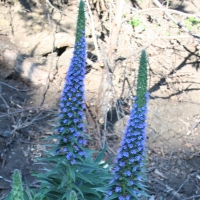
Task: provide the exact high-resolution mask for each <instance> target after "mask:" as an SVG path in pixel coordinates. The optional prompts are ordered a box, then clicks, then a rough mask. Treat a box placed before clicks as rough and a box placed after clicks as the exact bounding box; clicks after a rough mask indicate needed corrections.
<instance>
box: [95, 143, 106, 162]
mask: <svg viewBox="0 0 200 200" xmlns="http://www.w3.org/2000/svg"><path fill="white" fill-rule="evenodd" d="M106 149H107V146H106V145H105V146H104V148H103V149H102V151H101V152H100V153H99V154H98V156H97V157H96V158H95V160H94V161H95V163H100V162H101V161H102V160H103V157H104V155H105V152H106Z"/></svg>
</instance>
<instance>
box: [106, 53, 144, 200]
mask: <svg viewBox="0 0 200 200" xmlns="http://www.w3.org/2000/svg"><path fill="white" fill-rule="evenodd" d="M147 102H148V93H147V59H146V52H145V51H142V54H141V58H140V67H139V72H138V81H137V93H136V98H135V102H134V104H133V109H132V111H131V115H130V119H129V122H128V126H127V127H126V131H125V133H124V138H123V140H122V143H121V147H120V148H119V151H118V156H117V158H116V164H115V168H114V171H113V172H114V175H115V179H114V180H112V181H111V188H110V191H109V192H108V194H107V196H106V199H119V200H129V199H131V200H133V199H138V197H139V196H143V195H145V194H146V193H145V187H144V185H143V182H144V179H145V176H144V171H145V169H144V162H145V138H146V131H145V129H146V112H147Z"/></svg>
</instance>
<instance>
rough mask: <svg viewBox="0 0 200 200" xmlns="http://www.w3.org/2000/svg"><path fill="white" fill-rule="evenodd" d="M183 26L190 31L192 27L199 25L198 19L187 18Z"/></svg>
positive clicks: (199, 20)
mask: <svg viewBox="0 0 200 200" xmlns="http://www.w3.org/2000/svg"><path fill="white" fill-rule="evenodd" d="M184 23H185V26H186V27H187V28H188V29H189V30H192V29H193V27H194V26H196V25H199V24H200V19H197V18H196V17H188V18H187V19H186V20H185V21H184Z"/></svg>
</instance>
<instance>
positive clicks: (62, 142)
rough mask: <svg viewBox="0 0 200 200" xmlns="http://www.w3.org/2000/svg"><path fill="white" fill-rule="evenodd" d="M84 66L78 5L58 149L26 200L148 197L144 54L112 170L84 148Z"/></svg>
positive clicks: (81, 14)
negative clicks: (146, 181)
mask: <svg viewBox="0 0 200 200" xmlns="http://www.w3.org/2000/svg"><path fill="white" fill-rule="evenodd" d="M85 63H86V39H85V11H84V2H83V0H80V4H79V14H78V21H77V29H76V41H75V45H74V52H73V57H72V60H71V64H70V66H69V70H68V73H67V76H66V82H65V85H64V89H63V92H62V96H61V100H60V113H59V116H58V117H59V122H58V125H57V128H56V133H57V134H56V135H54V136H53V137H54V138H56V139H57V143H56V144H53V145H52V146H53V148H52V149H51V150H50V151H48V154H47V157H46V158H43V159H42V160H41V161H42V163H43V164H44V166H45V168H44V169H43V170H44V173H42V174H35V176H36V177H37V178H38V181H39V182H40V188H39V189H35V190H30V189H28V190H27V191H26V192H24V194H25V200H28V199H29V200H55V199H66V200H77V199H81V200H101V199H105V200H110V199H119V200H133V199H140V198H141V197H145V196H146V192H145V190H146V188H145V186H144V182H145V173H144V172H145V127H146V112H147V101H148V94H147V59H146V53H145V51H143V52H142V55H141V59H140V67H139V73H138V84H137V94H136V97H135V99H134V104H133V109H132V111H131V115H130V119H129V123H128V126H127V128H126V131H125V133H124V138H123V140H122V143H121V147H120V148H119V151H118V155H117V158H116V162H115V164H114V166H113V167H112V165H111V164H110V163H109V164H108V162H105V161H103V159H104V153H105V151H106V148H104V149H103V150H102V151H101V152H96V151H93V150H91V149H89V148H88V147H87V144H88V141H89V136H88V135H87V134H86V128H85V116H84V108H85V107H84V100H85V99H84V78H85ZM53 137H50V139H52V138H53ZM96 154H97V156H95V155H96ZM21 186H22V184H21ZM21 189H23V188H21ZM21 189H20V191H21ZM21 193H22V192H21ZM21 199H22V198H21ZM8 200H9V199H8Z"/></svg>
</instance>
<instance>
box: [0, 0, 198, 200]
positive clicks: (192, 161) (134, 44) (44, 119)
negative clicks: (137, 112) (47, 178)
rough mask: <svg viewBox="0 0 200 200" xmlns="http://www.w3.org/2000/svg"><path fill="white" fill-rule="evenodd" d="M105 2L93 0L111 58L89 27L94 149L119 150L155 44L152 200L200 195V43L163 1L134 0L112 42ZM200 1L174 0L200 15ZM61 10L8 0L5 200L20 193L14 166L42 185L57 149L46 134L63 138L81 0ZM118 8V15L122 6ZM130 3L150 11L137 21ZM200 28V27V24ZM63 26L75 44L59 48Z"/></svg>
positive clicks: (2, 84)
mask: <svg viewBox="0 0 200 200" xmlns="http://www.w3.org/2000/svg"><path fill="white" fill-rule="evenodd" d="M95 2H96V3H94V2H93V1H90V4H91V10H92V13H93V15H94V18H93V20H94V22H95V23H94V24H95V29H96V34H97V35H98V45H99V52H100V55H101V56H99V55H98V52H97V51H96V50H95V45H94V43H93V40H92V29H91V27H90V25H91V24H87V31H86V34H87V41H88V58H87V73H86V81H85V88H86V105H87V109H86V115H87V122H88V124H89V126H88V131H89V134H90V135H91V137H92V138H93V141H94V142H93V143H91V145H92V147H93V148H95V149H99V148H100V147H101V146H102V145H103V144H105V142H106V143H107V144H108V152H107V153H108V155H116V152H117V147H118V145H117V144H119V143H120V139H121V137H122V134H123V129H124V126H125V124H126V122H127V119H128V114H129V110H130V108H131V104H132V96H134V94H135V86H136V80H137V69H138V61H139V56H140V52H141V49H143V48H145V49H146V50H147V55H148V60H149V94H150V100H149V111H148V120H147V123H148V126H147V175H148V183H147V185H148V191H149V195H150V197H149V200H173V199H174V200H176V199H177V200H189V199H191V200H198V199H200V137H199V135H200V91H199V90H200V71H199V67H200V41H199V39H198V38H194V37H192V36H191V35H189V34H188V33H187V32H185V31H184V30H182V29H180V28H178V27H177V25H176V24H174V23H173V22H171V21H170V19H169V18H168V17H167V16H166V15H165V14H164V13H163V12H159V11H158V10H155V11H149V10H148V8H155V7H156V6H155V5H154V4H152V3H151V1H143V2H140V1H133V2H132V4H131V3H129V2H126V6H125V9H124V11H123V13H122V14H123V19H122V21H123V23H122V25H121V28H120V31H119V32H118V37H119V39H118V40H117V44H116V43H112V42H113V38H114V36H113V35H114V34H113V35H112V34H111V33H112V32H109V25H110V24H109V17H108V16H109V15H107V13H108V10H106V8H107V7H106V6H105V5H106V3H105V5H104V6H105V7H106V8H105V7H104V6H103V5H102V4H98V2H99V1H95ZM161 2H162V1H161ZM181 2H182V3H181ZM195 2H196V1H174V4H172V5H171V8H173V9H176V10H179V11H181V12H185V13H191V14H194V15H195V14H196V13H197V12H199V10H200V7H199V8H198V6H194V4H195ZM196 5H197V4H196ZM53 6H54V9H52V8H51V6H50V7H49V13H47V12H46V10H45V6H44V5H43V4H42V3H40V2H39V1H31V0H30V1H28V0H27V1H19V2H18V1H17V2H14V3H13V2H12V1H11V2H9V1H8V2H1V1H0V48H1V50H0V70H1V73H0V153H1V157H0V199H4V198H5V195H6V194H7V192H8V191H9V190H10V182H11V175H12V172H13V170H14V169H20V170H21V172H22V176H23V180H27V181H28V182H29V183H30V184H31V185H34V183H35V182H34V181H35V180H34V178H33V177H32V176H31V173H33V172H34V171H38V170H39V169H41V166H39V165H35V162H36V160H37V158H40V157H41V156H42V155H43V152H44V151H45V150H46V148H47V147H46V146H45V145H44V144H45V143H44V141H43V139H44V138H45V137H47V136H49V135H52V134H54V126H55V123H56V119H55V117H54V115H55V114H56V113H58V102H59V97H60V94H61V91H62V87H63V84H64V78H65V75H66V71H67V67H68V64H69V61H70V57H71V53H72V50H73V48H72V47H73V40H74V31H75V25H76V24H75V21H76V16H77V2H76V1H70V2H62V4H57V3H54V4H53ZM112 6H113V7H112V8H113V14H114V15H115V14H116V13H115V12H114V8H115V6H116V5H112ZM130 6H131V7H133V8H134V9H137V11H138V10H140V9H147V11H146V12H148V13H146V12H145V14H141V15H139V21H140V22H139V26H136V27H133V26H131V24H130V23H129V20H128V19H129V18H130V16H133V17H134V16H135V15H134V12H136V10H134V9H132V8H130ZM56 9H60V10H62V12H63V13H59V12H57V10H56ZM86 10H87V12H88V13H89V8H88V7H87V9H86ZM195 12H196V13H195ZM64 13H67V15H65V14H64ZM48 14H49V15H50V16H51V19H50V23H49V21H48V16H49V15H48ZM105 16H107V18H106V17H105ZM186 17H187V16H185V15H177V16H176V19H177V20H180V21H182V22H187V23H186V24H187V27H188V28H190V27H189V26H190V25H191V24H189V23H190V22H189V21H187V18H186ZM130 19H131V18H130ZM90 20H91V18H90V17H88V21H90ZM134 20H135V21H137V20H138V18H134ZM49 24H51V28H49V26H50V25H49ZM113 24H114V20H113ZM115 25H116V24H114V25H113V26H114V27H115ZM191 28H192V29H191V30H192V31H193V32H194V33H196V34H197V35H198V33H200V23H196V24H195V25H194V24H193V25H192V27H191ZM116 30H117V29H116ZM63 32H64V33H66V34H68V35H67V38H68V39H69V38H70V39H71V40H72V42H71V40H70V41H69V40H66V41H64V42H63V41H61V43H59V42H60V41H59V42H58V43H59V45H57V46H55V48H53V49H52V46H50V47H49V46H48V44H51V42H50V39H49V36H51V34H54V36H55V34H58V37H59V34H60V33H62V34H63ZM109 34H110V35H109ZM112 36H113V37H112ZM56 37H57V36H56ZM62 37H65V35H64V36H63V35H62ZM114 39H115V38H114ZM45 41H47V43H45ZM109 44H112V45H113V44H116V45H117V47H115V48H114V47H113V46H109ZM109 48H110V49H109ZM105 49H106V50H105ZM107 55H108V56H107ZM111 58H112V59H111ZM113 60H115V62H114V64H113V63H112V61H113ZM102 63H103V64H102ZM106 63H107V64H106ZM107 66H110V68H108V67H107ZM113 66H114V67H113ZM27 70H29V71H28V72H27V73H26V71H27ZM31 70H32V71H31ZM30 71H31V75H30V74H29V72H30ZM111 83H112V84H111ZM105 102H107V103H105ZM105 105H106V106H107V107H106V106H105ZM107 111H108V112H107ZM105 113H106V117H105ZM105 124H106V125H105Z"/></svg>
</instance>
